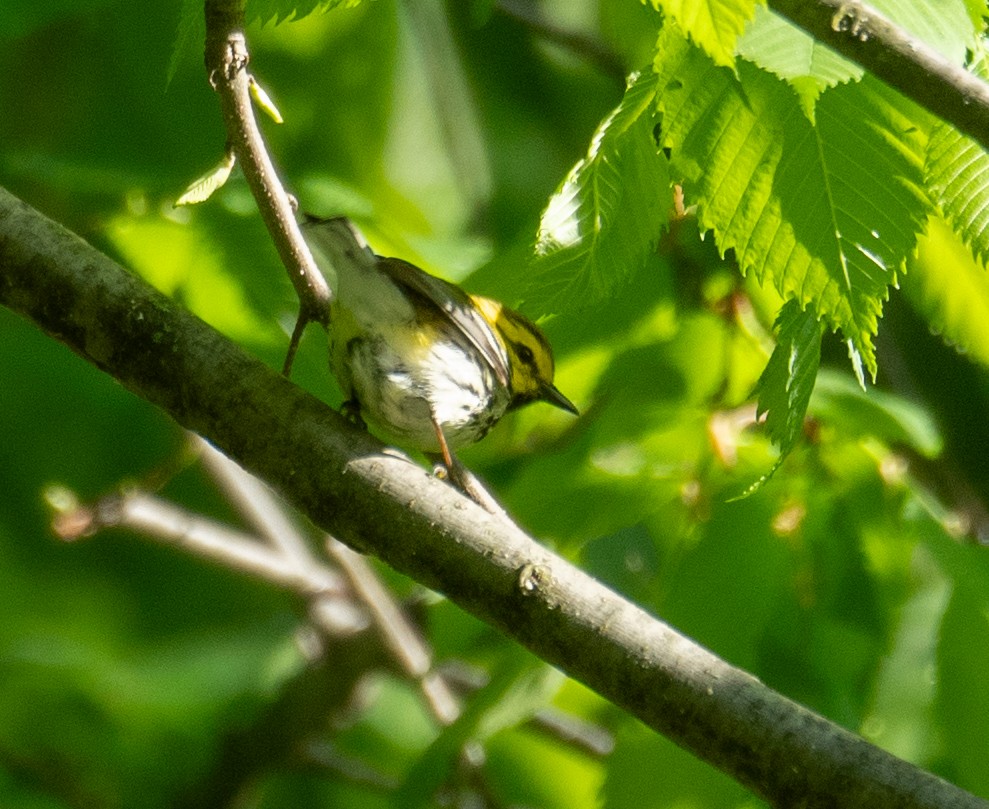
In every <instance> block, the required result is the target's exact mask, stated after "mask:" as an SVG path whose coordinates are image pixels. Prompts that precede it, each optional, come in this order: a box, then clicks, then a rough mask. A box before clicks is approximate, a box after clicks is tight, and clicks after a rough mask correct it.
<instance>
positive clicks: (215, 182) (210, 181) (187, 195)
mask: <svg viewBox="0 0 989 809" xmlns="http://www.w3.org/2000/svg"><path fill="white" fill-rule="evenodd" d="M236 163H237V158H236V157H235V156H234V153H233V152H232V151H230V152H227V153H226V154H225V155H224V156H223V159H222V160H221V161H220V162H219V163H217V164H216V165H215V166H214V167H213V168H211V169H210V170H209V171H207V172H206V173H205V174H204V175H202V176H201V177H197V178H196V179H195V180H193V182H192V183H191V184H190V185H189V187H188V188H186V190H185V191H184V192H183V193H182V196H180V197H179V198H178V199H177V200H175V207H176V208H178V207H181V206H182V205H196V204H197V203H200V202H205V201H206V200H208V199H209V198H210V197H211V196H213V194H214V192H215V191H216V190H217V189H219V188H222V187H223V186H224V185H226V182H227V180H229V179H230V172H231V171H233V168H234V165H235V164H236Z"/></svg>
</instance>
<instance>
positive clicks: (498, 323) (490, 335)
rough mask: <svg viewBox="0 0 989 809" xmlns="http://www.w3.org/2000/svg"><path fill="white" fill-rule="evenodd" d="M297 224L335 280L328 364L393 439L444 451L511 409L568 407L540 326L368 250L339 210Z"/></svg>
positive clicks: (447, 454)
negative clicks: (532, 404)
mask: <svg viewBox="0 0 989 809" xmlns="http://www.w3.org/2000/svg"><path fill="white" fill-rule="evenodd" d="M302 232H303V235H304V236H305V238H306V241H307V242H308V243H309V246H310V248H311V249H312V251H313V255H314V258H315V259H316V263H317V264H318V265H319V267H320V269H321V270H322V271H323V273H324V274H325V275H326V277H327V280H328V281H329V284H330V288H331V289H332V290H333V295H334V298H333V301H332V303H331V304H330V324H329V335H330V367H331V369H332V371H333V374H334V375H335V376H336V378H337V381H338V382H339V383H340V386H341V388H342V389H343V392H344V395H345V396H347V397H348V398H349V401H348V402H347V408H348V409H349V410H350V412H352V413H355V414H360V415H362V416H367V417H368V418H369V420H370V421H371V422H373V423H374V424H375V425H377V426H378V427H379V428H381V429H382V431H383V432H384V433H385V434H386V437H388V438H389V439H390V440H394V441H395V442H396V443H398V444H399V445H402V446H406V447H409V448H413V449H418V450H422V451H423V452H426V453H427V454H440V455H441V456H442V458H443V460H444V462H445V463H446V465H447V468H448V469H450V471H451V473H452V472H454V470H453V468H452V463H453V454H452V451H453V450H456V449H458V448H460V447H463V446H466V445H468V444H472V443H474V442H475V441H479V440H480V439H482V438H483V437H484V436H485V435H486V434H487V432H488V430H490V429H491V428H492V427H493V426H494V425H495V424H496V423H497V422H498V420H499V419H500V418H501V417H502V416H503V415H505V413H506V412H508V411H509V410H513V409H515V408H517V407H520V406H522V405H525V404H528V403H529V402H535V401H544V402H549V403H550V404H552V405H556V406H557V407H560V408H563V409H564V410H568V411H570V412H571V413H574V414H576V413H577V408H576V407H574V405H573V404H572V403H571V402H570V400H569V399H567V397H566V396H564V395H563V394H562V393H560V391H559V390H557V389H556V387H555V386H554V384H553V353H552V350H551V349H550V346H549V343H548V342H547V341H546V338H545V337H544V336H543V333H542V332H541V331H540V330H539V328H538V327H537V326H536V325H535V324H534V323H532V322H531V321H530V320H528V319H527V318H525V317H523V316H522V315H520V314H518V313H517V312H514V311H512V310H511V309H509V308H507V307H505V306H503V305H502V304H500V303H498V302H497V301H494V300H491V299H490V298H482V297H479V296H476V295H468V294H467V293H466V292H464V291H463V290H462V289H460V287H458V286H455V285H454V284H451V283H449V282H447V281H443V280H441V279H439V278H436V277H434V276H432V275H429V274H428V273H427V272H425V271H423V270H421V269H419V268H418V267H416V266H414V265H412V264H409V263H408V262H407V261H403V260H402V259H398V258H385V257H383V256H379V255H376V254H375V253H374V252H373V251H372V250H371V248H370V247H368V245H367V243H366V242H365V241H364V238H363V236H362V235H361V234H360V232H359V231H358V230H357V229H356V228H355V227H354V225H353V224H352V223H351V222H350V221H349V220H348V219H346V218H344V217H337V218H333V219H315V218H312V217H310V218H309V219H308V220H307V221H306V222H304V223H303V225H302Z"/></svg>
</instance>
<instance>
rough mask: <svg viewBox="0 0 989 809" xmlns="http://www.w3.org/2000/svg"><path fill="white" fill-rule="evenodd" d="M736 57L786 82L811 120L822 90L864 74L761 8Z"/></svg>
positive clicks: (780, 18) (827, 48) (777, 16)
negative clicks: (746, 60)
mask: <svg viewBox="0 0 989 809" xmlns="http://www.w3.org/2000/svg"><path fill="white" fill-rule="evenodd" d="M738 54H739V56H741V57H743V58H745V59H748V60H749V61H750V62H754V63H755V64H757V65H758V66H759V67H761V68H763V69H764V70H768V71H769V72H770V73H773V74H775V75H777V76H779V77H780V78H781V79H785V80H786V81H787V82H789V83H790V85H791V86H792V87H793V89H794V90H795V91H796V93H797V96H798V98H799V99H800V103H801V104H802V105H803V108H804V112H805V113H806V114H807V117H808V118H810V120H811V121H813V120H814V105H815V104H816V103H817V99H818V97H819V96H820V95H821V93H822V92H823V91H824V90H826V89H827V88H828V87H835V86H837V85H839V84H843V83H845V82H847V81H853V80H854V81H857V80H858V79H860V78H861V77H862V74H863V73H864V72H865V71H864V70H863V68H861V67H859V66H858V65H856V64H855V63H854V62H850V61H848V60H847V59H845V58H844V57H842V56H839V55H838V54H837V53H835V52H834V51H833V50H831V49H830V48H829V47H827V45H824V44H822V43H820V42H818V41H817V40H816V39H814V37H812V36H811V35H810V34H808V33H807V32H806V31H803V30H802V29H800V28H798V27H797V26H795V25H794V24H793V23H791V22H790V21H789V20H786V19H784V18H783V17H780V16H779V15H778V14H776V13H775V12H773V11H770V10H769V9H768V8H763V7H761V6H760V7H759V8H757V9H756V12H755V17H754V18H753V19H752V22H751V23H749V25H748V27H747V28H746V29H745V33H744V34H743V35H742V37H741V38H740V39H739V40H738Z"/></svg>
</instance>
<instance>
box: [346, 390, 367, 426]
mask: <svg viewBox="0 0 989 809" xmlns="http://www.w3.org/2000/svg"><path fill="white" fill-rule="evenodd" d="M340 415H341V416H343V417H344V418H345V419H347V421H349V422H350V423H351V424H353V425H354V426H355V427H360V428H361V429H362V430H364V432H367V422H366V421H364V417H363V416H362V415H361V403H360V402H358V401H357V399H355V398H351V399H347V401H346V402H344V403H343V404H342V405H340Z"/></svg>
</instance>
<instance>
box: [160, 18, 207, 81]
mask: <svg viewBox="0 0 989 809" xmlns="http://www.w3.org/2000/svg"><path fill="white" fill-rule="evenodd" d="M205 39H206V21H205V19H204V17H203V4H202V2H200V0H182V9H181V11H180V12H179V26H178V30H177V31H176V34H175V42H174V43H173V44H172V55H171V57H170V58H169V60H168V73H167V76H166V83H171V81H172V79H173V78H174V77H175V72H176V71H177V70H178V69H179V64H180V63H181V62H182V61H184V60H185V59H190V60H191V59H192V58H193V57H194V56H195V55H196V54H197V53H198V54H199V55H200V56H201V55H202V52H203V43H204V41H205Z"/></svg>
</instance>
